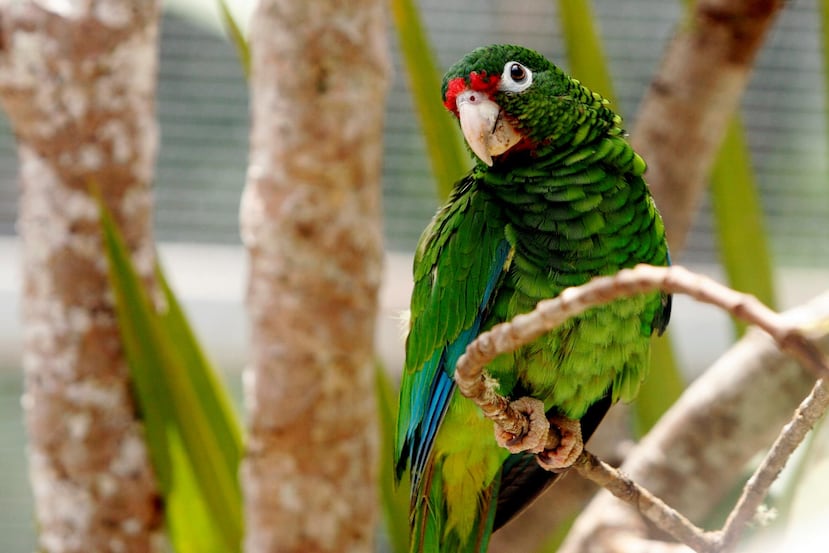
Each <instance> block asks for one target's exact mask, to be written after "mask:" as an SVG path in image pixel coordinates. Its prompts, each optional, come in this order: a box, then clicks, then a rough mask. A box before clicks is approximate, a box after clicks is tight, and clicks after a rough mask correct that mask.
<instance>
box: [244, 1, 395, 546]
mask: <svg viewBox="0 0 829 553" xmlns="http://www.w3.org/2000/svg"><path fill="white" fill-rule="evenodd" d="M383 8H384V4H383V3H382V2H380V1H379V0H359V1H355V2H348V3H344V2H336V1H334V0H313V1H308V2H296V1H290V0H262V2H260V4H259V6H258V8H257V10H256V12H255V14H254V19H253V26H252V32H251V44H252V52H253V60H252V81H251V88H252V119H253V126H252V130H251V153H250V166H249V169H248V177H247V184H246V187H245V191H244V195H243V198H242V207H241V219H242V224H241V226H242V240H243V242H244V244H245V246H246V248H247V251H248V256H249V262H250V274H249V281H248V291H247V305H248V310H249V314H250V319H251V333H252V337H251V339H252V349H251V362H250V366H249V368H248V369H247V370H246V375H245V376H246V403H247V406H248V408H249V413H250V420H249V423H248V444H247V451H246V457H245V460H244V463H243V469H242V479H243V489H244V493H245V509H246V516H247V523H246V524H247V535H246V540H245V549H246V551H248V552H250V553H254V552H256V553H260V552H271V551H284V552H302V553H314V552H325V551H331V552H334V551H337V552H340V551H371V550H372V538H373V534H374V531H375V524H376V506H375V505H376V497H377V495H376V467H375V464H376V457H377V437H376V420H375V418H376V412H375V405H374V391H373V379H372V370H373V355H374V348H373V334H374V320H375V314H376V309H377V291H378V287H379V284H380V276H381V266H382V238H381V229H380V225H379V210H380V162H381V153H382V129H383V125H382V122H383V110H384V106H385V90H386V82H387V73H388V60H387V44H386V40H385V19H384V11H383Z"/></svg>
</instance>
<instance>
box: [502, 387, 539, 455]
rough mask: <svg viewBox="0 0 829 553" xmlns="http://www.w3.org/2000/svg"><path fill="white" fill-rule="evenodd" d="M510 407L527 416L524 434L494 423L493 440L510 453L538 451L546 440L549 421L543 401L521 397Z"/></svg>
mask: <svg viewBox="0 0 829 553" xmlns="http://www.w3.org/2000/svg"><path fill="white" fill-rule="evenodd" d="M510 407H512V408H513V409H515V410H516V411H518V412H519V413H521V414H523V415H525V416H526V417H527V421H528V422H529V427H528V428H527V431H526V432H525V433H524V434H521V435H517V436H516V435H515V434H513V433H512V432H507V431H506V430H504V429H503V428H501V427H499V426H498V425H497V424H496V425H495V441H496V442H498V445H500V446H501V447H503V448H506V449H507V450H508V451H509V452H510V453H523V452H525V451H527V452H530V453H540V452H542V451H544V444H545V443H546V442H547V434H548V433H549V429H550V423H549V421H548V420H547V415H546V413H545V412H544V402H542V401H541V400H538V399H535V398H532V397H522V398H519V399H516V400H515V401H513V402H511V403H510Z"/></svg>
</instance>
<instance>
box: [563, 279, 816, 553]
mask: <svg viewBox="0 0 829 553" xmlns="http://www.w3.org/2000/svg"><path fill="white" fill-rule="evenodd" d="M787 317H790V318H791V319H790V320H792V321H798V322H802V324H803V326H804V328H807V329H814V331H815V332H816V333H820V336H821V338H820V339H821V343H822V347H823V351H824V352H825V353H829V334H827V328H826V325H825V321H826V320H827V319H829V295H825V294H824V295H823V296H821V297H819V298H816V299H815V300H814V301H812V302H811V303H810V304H808V305H807V306H804V307H801V308H798V309H794V310H792V311H790V312H787ZM814 382H815V377H814V374H813V373H811V372H809V371H806V370H805V369H803V368H802V367H800V366H799V365H798V364H797V363H795V362H794V361H793V360H792V359H791V358H789V357H788V356H787V355H786V354H784V353H782V352H781V351H780V350H779V349H777V347H776V346H775V344H774V342H773V341H772V340H771V338H770V337H769V336H767V335H766V334H763V333H761V332H760V331H758V330H756V329H752V330H750V331H749V333H748V334H747V335H746V336H745V337H744V338H743V339H742V340H740V341H739V342H738V343H737V344H735V345H734V346H733V347H732V348H731V349H730V350H729V351H728V352H727V353H726V354H725V355H723V356H722V357H721V358H720V359H719V360H718V361H717V362H716V363H715V364H714V365H713V366H712V367H711V368H710V369H709V370H708V371H706V373H705V374H704V375H703V376H701V377H700V378H699V379H698V380H697V381H696V382H694V383H693V384H692V385H691V386H690V387H689V388H688V390H687V391H686V392H685V393H684V394H683V395H682V397H681V398H680V399H679V401H677V403H676V404H675V405H674V406H673V407H672V408H671V409H670V410H669V411H668V412H667V413H666V414H665V416H664V417H663V418H662V419H661V420H660V421H659V423H658V424H657V425H656V426H655V427H654V428H653V430H651V432H650V433H649V434H648V435H647V436H646V437H645V438H643V440H642V441H641V442H640V443H639V444H638V445H637V446H636V447H635V448H633V449H632V450H631V452H630V453H629V455H628V457H627V460H626V461H625V463H624V464H623V465H622V470H623V471H624V472H625V473H626V474H627V475H629V476H630V477H631V478H632V479H633V480H634V481H636V482H637V483H638V484H640V485H642V486H644V487H645V488H647V489H648V490H649V491H651V492H653V493H654V494H655V495H656V496H658V497H659V498H661V499H663V500H664V501H665V502H666V503H668V504H669V505H670V506H672V507H674V508H675V509H676V510H678V511H679V512H681V513H682V514H684V515H686V516H687V517H688V518H690V519H692V520H696V521H698V522H699V521H700V520H702V519H703V518H704V517H705V516H706V515H708V514H709V513H710V512H711V510H712V509H713V508H714V507H715V506H716V505H717V504H718V502H719V501H720V500H722V498H723V497H724V495H725V494H726V493H727V492H728V491H729V490H730V489H731V487H732V486H733V485H734V484H735V483H736V482H738V480H739V478H740V476H741V475H742V474H743V470H744V469H745V466H746V463H748V462H749V461H750V460H751V458H752V457H753V456H755V455H756V454H757V453H758V452H760V451H762V450H764V449H766V448H768V446H769V445H770V444H771V442H772V441H773V439H774V438H775V436H776V435H777V434H778V433H779V432H780V429H781V427H782V426H783V425H784V424H785V423H786V422H788V420H789V418H790V417H791V415H792V411H793V409H794V408H795V407H796V406H797V404H798V403H799V402H800V400H802V399H803V398H804V397H805V396H806V395H807V394H808V393H809V390H810V388H811V387H812V386H813V384H814ZM772 397H773V398H774V401H769V398H772ZM677 482H681V483H682V485H677ZM649 532H651V530H649V529H648V527H647V525H646V524H645V523H644V522H643V521H642V519H641V517H640V515H639V514H638V513H636V512H635V511H634V510H633V509H632V508H630V507H629V506H628V505H626V504H624V503H621V502H620V501H618V500H616V499H615V498H614V497H612V496H610V495H609V494H608V493H606V492H601V493H600V494H599V495H598V496H597V497H596V498H595V499H594V500H593V501H592V502H591V503H590V505H589V506H588V508H587V509H585V510H584V511H583V512H582V513H581V515H580V516H579V519H578V521H577V522H576V524H575V525H574V527H573V531H572V532H571V534H570V535H569V536H568V538H567V541H566V542H565V543H564V544H563V545H562V547H561V549H560V553H577V552H585V551H589V552H591V553H594V552H595V553H599V552H604V551H616V550H618V548H617V547H616V545H615V544H616V543H617V542H618V540H620V539H621V540H628V539H630V538H631V536H632V537H634V538H637V539H640V538H647V537H657V536H656V535H655V534H651V533H649Z"/></svg>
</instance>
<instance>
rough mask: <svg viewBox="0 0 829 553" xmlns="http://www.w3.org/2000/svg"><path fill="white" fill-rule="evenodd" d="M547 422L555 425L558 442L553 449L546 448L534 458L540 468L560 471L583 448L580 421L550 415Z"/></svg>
mask: <svg viewBox="0 0 829 553" xmlns="http://www.w3.org/2000/svg"><path fill="white" fill-rule="evenodd" d="M549 424H552V425H553V426H555V428H556V429H557V430H558V433H559V442H558V445H557V446H556V448H555V449H546V450H544V451H542V452H541V453H539V454H538V456H537V457H536V459H537V460H538V464H539V465H541V467H542V468H544V469H545V470H549V471H554V472H555V471H560V470H563V469H566V468H569V467H571V466H572V465H573V463H575V462H576V459H578V458H579V455H581V452H582V451H583V450H584V442H583V441H582V437H581V423H580V422H579V421H577V420H573V419H568V418H565V417H559V416H553V417H550V422H549Z"/></svg>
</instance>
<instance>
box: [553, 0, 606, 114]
mask: <svg viewBox="0 0 829 553" xmlns="http://www.w3.org/2000/svg"><path fill="white" fill-rule="evenodd" d="M558 15H559V24H560V25H561V32H562V34H563V35H564V48H565V50H566V51H567V63H568V66H569V68H570V75H571V76H572V77H574V78H576V79H578V80H579V81H581V83H582V84H583V85H584V86H586V87H588V88H589V89H590V90H592V91H593V92H598V93H599V94H601V95H602V96H603V97H604V98H607V99H608V100H610V102H611V103H614V104H615V100H614V96H613V81H612V79H611V77H610V71H609V70H608V67H607V62H606V60H605V56H604V52H603V50H602V43H601V38H600V36H599V32H598V31H597V29H596V22H595V18H594V17H593V10H592V8H591V7H590V2H589V0H558Z"/></svg>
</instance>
